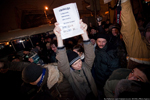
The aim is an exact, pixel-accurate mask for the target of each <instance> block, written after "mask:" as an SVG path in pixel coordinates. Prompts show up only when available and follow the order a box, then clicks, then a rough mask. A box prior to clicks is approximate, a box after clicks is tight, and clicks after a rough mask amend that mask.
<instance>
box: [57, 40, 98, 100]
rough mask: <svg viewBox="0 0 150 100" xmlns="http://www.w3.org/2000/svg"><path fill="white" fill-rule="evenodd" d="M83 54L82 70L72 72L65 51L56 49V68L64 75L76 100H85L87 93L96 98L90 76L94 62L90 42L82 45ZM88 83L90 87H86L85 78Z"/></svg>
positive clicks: (95, 91)
mask: <svg viewBox="0 0 150 100" xmlns="http://www.w3.org/2000/svg"><path fill="white" fill-rule="evenodd" d="M84 50H85V51H84V52H85V59H84V62H83V63H82V69H81V70H80V71H77V70H73V69H72V68H70V65H69V61H68V57H67V54H66V49H65V48H63V49H58V51H57V55H56V58H57V59H58V66H59V67H58V68H59V70H60V71H61V72H62V73H63V74H64V75H65V77H66V78H67V79H68V81H69V83H70V84H71V86H72V88H73V90H74V92H75V94H76V96H77V98H78V100H85V98H86V96H87V94H88V93H89V92H93V94H94V95H95V96H96V97H97V95H98V94H97V88H96V84H95V82H94V79H93V77H92V74H91V68H92V65H93V62H94V58H95V54H94V47H93V45H92V44H91V43H90V42H86V43H84ZM83 71H84V72H85V75H86V77H87V79H88V81H89V84H90V87H91V90H92V91H91V90H90V87H89V86H88V82H87V80H86V77H85V75H84V72H83Z"/></svg>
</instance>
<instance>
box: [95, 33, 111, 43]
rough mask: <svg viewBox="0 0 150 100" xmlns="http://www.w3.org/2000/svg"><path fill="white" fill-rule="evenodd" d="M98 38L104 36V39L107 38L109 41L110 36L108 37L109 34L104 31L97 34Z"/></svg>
mask: <svg viewBox="0 0 150 100" xmlns="http://www.w3.org/2000/svg"><path fill="white" fill-rule="evenodd" d="M98 38H104V39H106V40H107V41H109V37H108V35H107V34H104V33H102V34H101V33H99V34H98V35H97V39H98Z"/></svg>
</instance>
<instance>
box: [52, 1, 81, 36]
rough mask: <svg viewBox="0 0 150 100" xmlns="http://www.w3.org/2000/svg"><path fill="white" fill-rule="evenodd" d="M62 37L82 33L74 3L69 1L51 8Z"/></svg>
mask: <svg viewBox="0 0 150 100" xmlns="http://www.w3.org/2000/svg"><path fill="white" fill-rule="evenodd" d="M53 11H54V14H55V17H56V20H57V22H58V23H59V27H60V28H61V37H62V39H66V38H70V37H73V36H77V35H80V34H82V33H83V30H82V29H81V28H80V24H79V19H80V18H79V13H78V9H77V5H76V3H69V4H66V5H63V6H60V7H57V8H54V9H53Z"/></svg>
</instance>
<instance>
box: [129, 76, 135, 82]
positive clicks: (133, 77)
mask: <svg viewBox="0 0 150 100" xmlns="http://www.w3.org/2000/svg"><path fill="white" fill-rule="evenodd" d="M128 80H135V81H136V80H137V78H136V77H135V76H132V77H130V78H128Z"/></svg>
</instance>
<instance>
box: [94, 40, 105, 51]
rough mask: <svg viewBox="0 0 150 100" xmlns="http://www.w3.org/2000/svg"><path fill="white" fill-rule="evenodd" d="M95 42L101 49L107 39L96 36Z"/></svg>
mask: <svg viewBox="0 0 150 100" xmlns="http://www.w3.org/2000/svg"><path fill="white" fill-rule="evenodd" d="M96 43H97V45H98V47H99V48H100V49H102V48H104V46H105V45H106V43H107V41H106V39H104V38H98V39H97V40H96Z"/></svg>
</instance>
